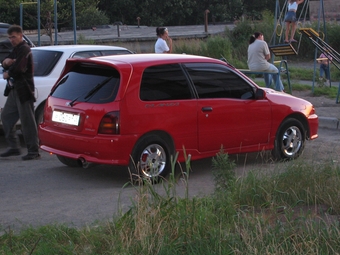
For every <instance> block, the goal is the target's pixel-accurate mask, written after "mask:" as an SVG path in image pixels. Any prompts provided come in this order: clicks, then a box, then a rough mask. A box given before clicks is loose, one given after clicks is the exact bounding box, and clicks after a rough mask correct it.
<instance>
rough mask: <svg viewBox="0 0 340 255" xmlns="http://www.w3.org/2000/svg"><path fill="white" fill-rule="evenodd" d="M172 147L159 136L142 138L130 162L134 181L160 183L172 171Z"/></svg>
mask: <svg viewBox="0 0 340 255" xmlns="http://www.w3.org/2000/svg"><path fill="white" fill-rule="evenodd" d="M171 147H172V146H171V145H169V144H167V142H166V141H165V140H164V139H162V138H161V137H159V136H156V135H151V136H148V137H145V138H142V139H141V140H140V141H139V142H138V143H137V144H136V146H135V148H134V150H133V152H132V155H131V160H130V171H131V173H132V179H133V180H134V181H139V180H141V179H150V180H151V181H152V182H158V181H159V179H160V177H165V176H166V175H167V174H169V172H170V169H171V166H170V165H171V160H170V154H171Z"/></svg>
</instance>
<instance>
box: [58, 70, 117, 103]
mask: <svg viewBox="0 0 340 255" xmlns="http://www.w3.org/2000/svg"><path fill="white" fill-rule="evenodd" d="M119 84H120V75H119V73H118V71H117V70H115V69H112V68H107V67H103V66H98V65H89V64H77V65H76V66H74V67H73V68H72V70H71V71H70V72H68V73H67V74H66V75H65V76H64V77H63V78H62V79H61V80H60V81H59V83H58V84H57V86H56V88H55V89H54V91H53V92H52V96H53V97H57V98H62V99H65V100H71V102H72V103H74V102H90V103H97V104H104V103H108V102H112V101H114V100H115V98H116V96H117V92H118V88H119Z"/></svg>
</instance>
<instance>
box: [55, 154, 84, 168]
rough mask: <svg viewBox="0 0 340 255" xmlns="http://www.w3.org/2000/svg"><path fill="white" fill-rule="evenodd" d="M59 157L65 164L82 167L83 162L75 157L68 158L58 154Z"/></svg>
mask: <svg viewBox="0 0 340 255" xmlns="http://www.w3.org/2000/svg"><path fill="white" fill-rule="evenodd" d="M57 158H58V159H59V161H60V162H61V163H63V164H64V165H67V166H70V167H81V164H80V163H79V161H78V160H76V159H73V158H67V157H64V156H60V155H57Z"/></svg>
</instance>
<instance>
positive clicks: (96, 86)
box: [43, 62, 120, 135]
mask: <svg viewBox="0 0 340 255" xmlns="http://www.w3.org/2000/svg"><path fill="white" fill-rule="evenodd" d="M119 86H120V74H119V72H118V71H117V70H116V69H114V68H112V67H105V66H102V65H96V64H93V63H91V64H90V63H80V62H79V63H76V64H75V65H73V67H72V68H71V69H70V70H69V71H68V72H67V73H66V74H65V75H64V76H63V77H62V78H61V79H60V80H59V82H58V84H57V85H56V86H55V87H54V88H53V90H52V92H51V96H50V97H49V98H48V100H47V105H46V108H45V114H44V123H43V125H44V126H47V127H49V128H52V129H59V130H60V131H62V130H64V131H66V132H69V131H70V132H76V133H78V134H82V135H96V134H97V133H98V132H99V133H101V132H103V131H102V130H101V125H102V124H101V123H102V122H103V121H105V118H106V116H109V118H110V117H112V112H116V113H117V112H118V110H119V109H118V103H114V101H115V99H116V97H117V93H118V90H119ZM117 115H119V114H118V113H117ZM118 117H119V116H116V118H117V119H115V120H114V121H118ZM104 126H105V125H104ZM110 128H113V129H114V128H115V127H114V124H112V125H111V126H110ZM107 132H115V131H114V130H110V131H107Z"/></svg>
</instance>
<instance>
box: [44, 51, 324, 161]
mask: <svg viewBox="0 0 340 255" xmlns="http://www.w3.org/2000/svg"><path fill="white" fill-rule="evenodd" d="M165 55H166V56H165ZM79 62H81V63H88V64H93V65H102V66H107V67H110V68H113V69H116V70H118V71H119V74H120V79H121V82H120V88H119V91H118V93H117V97H116V99H115V101H114V102H111V103H105V104H92V103H87V102H75V104H74V106H73V107H70V106H69V105H68V103H69V102H70V100H64V99H59V98H55V97H53V96H50V97H49V98H48V99H47V101H46V106H45V113H44V121H43V123H42V124H40V126H39V138H40V143H41V148H42V149H43V150H45V151H48V152H51V153H54V154H57V155H61V156H64V157H68V158H73V159H79V158H83V159H85V160H86V161H88V162H94V163H99V164H114V165H128V164H129V161H130V154H131V152H132V150H133V148H134V146H135V144H136V143H137V141H138V139H140V138H141V137H142V136H143V135H145V134H148V133H152V132H161V133H164V134H167V135H168V136H169V137H171V139H172V141H173V144H174V146H175V150H176V151H178V152H179V161H183V160H184V153H183V149H185V152H186V154H190V155H191V158H192V159H193V160H195V159H200V158H205V157H211V156H215V155H216V153H217V152H218V151H219V150H220V148H221V147H222V146H223V148H224V149H225V151H226V152H228V153H230V154H233V153H245V152H254V151H261V150H271V149H273V148H274V141H275V137H276V132H277V130H278V128H279V126H280V124H281V123H282V122H283V121H284V120H285V119H286V118H289V117H290V116H296V117H297V118H299V119H301V122H303V123H304V124H305V126H306V130H308V136H309V139H315V138H317V130H318V117H317V115H316V114H315V112H314V108H313V105H312V104H311V103H309V102H307V101H305V100H303V99H300V98H296V97H293V96H291V95H288V94H285V93H281V92H276V91H274V90H272V89H266V88H259V87H258V86H257V85H256V84H255V83H254V82H253V81H251V80H249V79H248V78H245V79H247V80H248V82H249V83H251V85H252V86H254V88H256V89H263V90H264V92H265V93H264V94H265V96H264V98H263V99H258V100H240V99H224V98H222V99H197V98H195V99H188V100H168V101H166V100H164V101H142V100H141V99H140V96H139V93H140V90H139V86H140V83H141V78H142V75H143V72H144V70H145V68H147V67H149V66H154V65H161V64H169V63H187V62H188V63H192V62H193V63H198V62H203V63H218V64H221V65H225V66H228V68H230V69H231V70H232V71H233V72H235V73H237V74H238V75H239V76H241V77H244V76H243V74H242V73H240V72H239V71H238V70H237V69H235V68H233V67H231V66H229V65H228V64H227V63H224V62H222V61H219V60H216V59H210V58H205V57H199V56H190V55H176V54H160V55H158V54H136V55H133V56H132V57H131V56H128V55H127V56H112V57H99V58H92V59H81V60H80V59H70V60H68V61H67V63H66V66H65V68H64V71H63V73H62V74H61V76H60V78H59V80H60V79H61V78H62V77H63V76H64V75H65V74H67V73H68V72H69V71H70V70H71V69H72V67H73V66H74V65H76V64H77V63H79ZM57 84H58V82H57V83H56V85H57ZM52 91H53V89H52ZM212 109H213V110H212ZM55 110H59V111H63V112H70V113H79V114H80V123H79V125H78V126H70V125H67V124H62V123H56V122H53V121H52V113H53V111H55ZM108 112H119V130H120V133H119V134H117V135H104V134H98V126H99V123H100V121H101V119H102V118H103V116H104V115H105V114H106V113H108Z"/></svg>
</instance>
